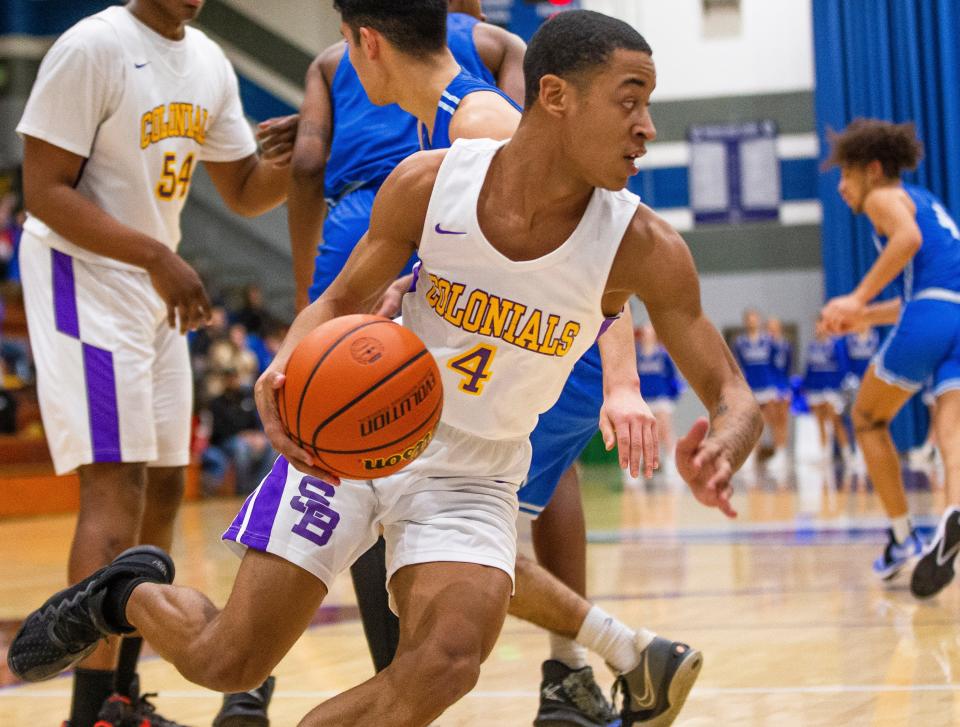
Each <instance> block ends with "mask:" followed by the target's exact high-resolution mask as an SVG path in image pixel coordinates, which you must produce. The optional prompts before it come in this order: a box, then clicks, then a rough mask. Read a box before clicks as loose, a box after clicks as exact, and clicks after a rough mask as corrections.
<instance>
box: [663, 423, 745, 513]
mask: <svg viewBox="0 0 960 727" xmlns="http://www.w3.org/2000/svg"><path fill="white" fill-rule="evenodd" d="M709 431H710V423H709V422H708V421H707V420H706V419H705V418H703V417H701V418H700V419H697V421H695V422H694V423H693V426H692V427H691V428H690V431H689V432H687V434H686V436H685V437H683V438H682V439H680V441H679V442H677V471H678V472H679V473H680V476H681V477H683V479H684V481H685V482H686V483H687V484H688V485H689V486H690V490H691V491H692V492H693V496H694V497H696V498H697V500H698V501H699V502H700V503H701V504H703V505H707V506H708V507H715V508H717V509H719V510H720V512H722V513H723V514H724V515H726V516H727V517H731V518H732V517H736V516H737V511H736V510H734V509H733V507H732V506H731V505H730V498H731V496H732V495H733V486H732V485H731V484H730V478H731V477H732V476H733V465H732V464H731V463H730V455H729V454H728V453H727V452H726V451H724V449H723V447H721V446H720V445H719V444H717V443H716V442H714V441H711V440H710V438H709V437H708V436H707V433H708V432H709Z"/></svg>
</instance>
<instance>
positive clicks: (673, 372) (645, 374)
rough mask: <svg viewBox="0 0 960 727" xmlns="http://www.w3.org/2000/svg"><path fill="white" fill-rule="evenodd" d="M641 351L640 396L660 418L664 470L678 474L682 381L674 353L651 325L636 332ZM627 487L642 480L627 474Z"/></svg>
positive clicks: (658, 421) (625, 472)
mask: <svg viewBox="0 0 960 727" xmlns="http://www.w3.org/2000/svg"><path fill="white" fill-rule="evenodd" d="M633 333H634V339H635V341H636V349H637V372H638V373H639V374H640V393H641V394H642V395H643V400H644V401H646V402H647V406H649V407H650V410H651V411H652V412H653V415H654V416H655V417H656V419H657V439H658V441H659V444H660V470H661V471H662V472H666V473H667V474H676V471H675V465H674V462H673V449H674V447H675V446H676V437H675V436H674V434H673V410H674V409H675V408H676V402H677V398H678V397H679V396H680V391H681V386H682V385H681V382H680V377H679V376H678V375H677V369H676V367H675V366H674V365H673V361H671V360H670V354H668V353H667V350H666V349H665V348H664V347H663V346H662V345H660V342H659V341H658V340H657V332H656V330H654V328H653V326H651V325H650V324H649V323H648V324H646V325H643V326H637V327H636V328H634V329H633ZM623 484H624V486H627V487H636V486H637V485H639V484H640V479H639V478H635V477H632V476H631V475H630V473H629V472H627V471H626V470H624V471H623Z"/></svg>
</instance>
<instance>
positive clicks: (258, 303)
mask: <svg viewBox="0 0 960 727" xmlns="http://www.w3.org/2000/svg"><path fill="white" fill-rule="evenodd" d="M234 320H235V321H236V322H237V323H242V324H243V326H244V328H246V330H247V332H248V333H251V334H253V335H254V336H257V337H259V338H263V335H264V333H265V332H266V331H267V329H268V328H269V327H270V326H271V325H272V324H273V322H274V320H273V316H272V315H271V314H270V312H269V311H268V310H267V309H266V308H264V307H263V291H262V290H261V289H260V286H259V285H257V284H256V283H249V284H247V285H245V286H244V288H243V306H242V307H241V308H240V310H238V311H237V315H236V316H235V318H234Z"/></svg>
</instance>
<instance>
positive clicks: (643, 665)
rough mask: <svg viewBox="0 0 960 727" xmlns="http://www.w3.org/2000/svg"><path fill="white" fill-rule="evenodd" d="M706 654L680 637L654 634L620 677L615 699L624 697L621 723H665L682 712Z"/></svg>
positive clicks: (654, 726)
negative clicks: (677, 638)
mask: <svg viewBox="0 0 960 727" xmlns="http://www.w3.org/2000/svg"><path fill="white" fill-rule="evenodd" d="M701 666H703V656H702V655H701V654H700V652H699V651H697V650H696V649H691V648H690V647H689V646H687V645H686V644H682V643H680V642H679V641H670V640H668V639H662V638H660V637H659V636H655V637H654V639H653V641H652V642H650V644H649V645H648V646H647V648H646V649H644V650H643V652H642V653H641V654H640V663H639V664H637V666H635V667H634V668H633V670H632V671H629V672H627V673H626V674H621V675H620V676H619V677H617V681H616V683H615V684H614V685H613V690H614V699H616V695H617V693H618V692H619V693H620V694H621V695H622V698H623V704H622V706H621V708H620V719H621V723H622V727H633V725H645V726H646V727H666V725H670V724H673V721H674V720H675V719H676V718H677V715H678V714H680V710H681V709H682V708H683V703H684V702H685V701H686V700H687V695H688V694H689V693H690V690H691V689H692V688H693V683H694V682H695V681H697V677H698V676H700V667H701Z"/></svg>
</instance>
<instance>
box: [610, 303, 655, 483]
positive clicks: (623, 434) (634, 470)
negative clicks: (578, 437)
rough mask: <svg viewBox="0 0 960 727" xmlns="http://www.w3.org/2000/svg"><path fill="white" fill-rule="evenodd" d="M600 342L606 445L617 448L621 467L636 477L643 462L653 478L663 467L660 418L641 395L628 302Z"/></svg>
mask: <svg viewBox="0 0 960 727" xmlns="http://www.w3.org/2000/svg"><path fill="white" fill-rule="evenodd" d="M598 344H599V346H600V359H601V362H602V364H603V406H602V407H601V408H600V432H601V433H602V434H603V442H604V445H605V446H606V448H607V450H608V451H609V450H611V449H613V447H614V446H616V447H617V453H618V455H619V464H620V469H629V470H630V474H631V475H632V476H633V477H637V476H638V475H639V474H640V468H641V463H642V466H643V474H644V476H645V477H653V471H654V470H655V469H656V468H657V467H659V466H660V463H659V449H660V443H659V440H658V435H657V419H656V417H655V416H654V415H653V412H652V411H650V407H649V406H648V405H647V403H646V402H645V401H644V400H643V396H641V394H640V375H639V374H638V372H637V353H636V345H635V344H634V341H633V316H632V315H631V314H630V306H629V305H627V306H625V307H624V309H623V315H621V316H620V318H618V319H617V320H616V321H615V322H614V323H613V325H611V326H610V328H609V329H607V331H606V332H605V333H604V334H603V335H602V336H600V339H599V341H598Z"/></svg>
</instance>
